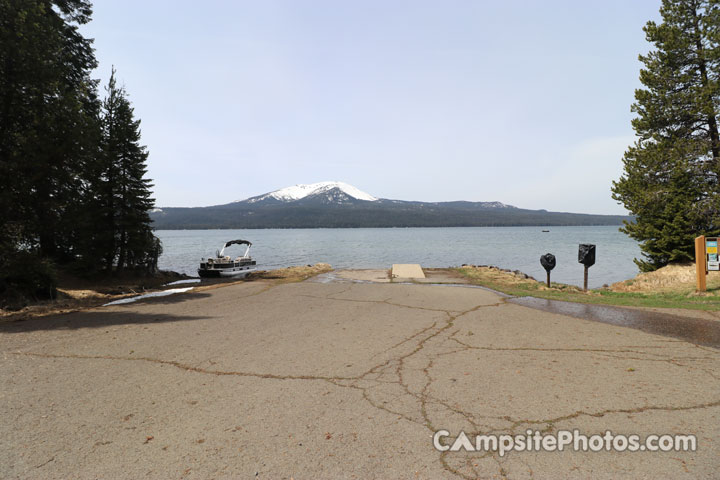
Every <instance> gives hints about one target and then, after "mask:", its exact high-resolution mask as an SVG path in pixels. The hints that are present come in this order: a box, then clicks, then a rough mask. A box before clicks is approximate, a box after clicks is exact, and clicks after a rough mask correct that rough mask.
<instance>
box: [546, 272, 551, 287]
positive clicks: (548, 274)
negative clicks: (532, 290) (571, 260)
mask: <svg viewBox="0 0 720 480" xmlns="http://www.w3.org/2000/svg"><path fill="white" fill-rule="evenodd" d="M547 286H548V288H550V270H548V271H547Z"/></svg>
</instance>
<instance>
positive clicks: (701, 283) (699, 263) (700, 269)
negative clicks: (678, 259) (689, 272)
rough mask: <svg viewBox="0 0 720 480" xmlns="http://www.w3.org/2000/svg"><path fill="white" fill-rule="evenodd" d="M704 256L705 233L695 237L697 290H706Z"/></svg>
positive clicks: (705, 263)
mask: <svg viewBox="0 0 720 480" xmlns="http://www.w3.org/2000/svg"><path fill="white" fill-rule="evenodd" d="M706 260H707V259H706V256H705V235H700V236H699V237H697V238H696V239H695V275H696V277H697V291H698V292H704V291H706V290H707V283H706V282H707V277H706V275H707V261H706Z"/></svg>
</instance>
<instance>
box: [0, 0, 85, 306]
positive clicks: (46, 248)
mask: <svg viewBox="0 0 720 480" xmlns="http://www.w3.org/2000/svg"><path fill="white" fill-rule="evenodd" d="M90 14H91V8H90V3H89V2H87V1H84V0H0V295H2V293H3V292H4V291H8V289H13V288H15V287H13V285H15V286H16V287H17V288H16V289H19V290H22V289H25V290H27V291H31V290H32V289H33V288H32V285H33V284H34V285H35V286H37V287H38V288H37V291H44V292H48V291H50V292H52V290H53V289H52V280H51V278H50V277H51V276H52V270H51V268H50V267H49V264H48V263H47V262H45V261H44V260H43V257H51V258H52V259H54V260H60V261H66V260H69V259H73V258H74V257H75V255H77V254H78V252H77V250H76V249H75V248H74V247H75V246H76V240H77V237H78V232H77V229H76V225H77V221H76V220H77V218H78V215H80V213H81V212H80V208H79V204H78V198H79V197H78V191H79V190H80V189H81V188H82V173H83V168H84V165H85V164H86V162H88V161H91V160H92V159H93V158H94V155H95V151H96V147H97V139H98V136H97V134H98V133H99V129H98V124H97V113H98V106H99V104H98V101H97V97H96V94H95V92H96V88H97V86H96V83H95V82H94V81H92V80H91V79H90V77H89V74H90V71H91V70H92V69H93V68H94V67H95V66H96V61H95V56H94V52H93V49H92V43H91V40H89V39H86V38H84V37H83V36H82V35H81V34H80V33H79V30H78V29H79V26H80V25H82V24H84V23H86V22H88V21H89V19H90ZM32 271H35V272H36V273H37V274H33V273H30V272H32ZM23 275H24V276H23ZM41 284H42V285H41ZM18 285H19V287H18ZM23 285H24V286H23ZM28 286H29V287H28ZM26 287H28V288H26Z"/></svg>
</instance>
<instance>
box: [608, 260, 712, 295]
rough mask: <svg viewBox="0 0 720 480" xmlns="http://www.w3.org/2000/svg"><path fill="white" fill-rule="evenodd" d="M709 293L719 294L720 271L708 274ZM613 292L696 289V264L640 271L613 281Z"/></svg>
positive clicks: (685, 291)
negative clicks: (628, 278) (634, 275)
mask: <svg viewBox="0 0 720 480" xmlns="http://www.w3.org/2000/svg"><path fill="white" fill-rule="evenodd" d="M707 279H708V290H709V292H708V294H711V295H713V294H717V291H718V290H719V289H720V272H710V273H709V274H708V277H707ZM609 289H610V290H612V291H613V292H646V293H650V292H652V293H656V292H677V293H691V292H694V291H695V264H692V263H686V264H676V265H668V266H666V267H663V268H660V269H658V270H655V271H654V272H646V273H640V274H638V275H637V276H636V277H635V278H632V279H630V280H624V281H622V282H617V283H613V284H612V285H610V287H609Z"/></svg>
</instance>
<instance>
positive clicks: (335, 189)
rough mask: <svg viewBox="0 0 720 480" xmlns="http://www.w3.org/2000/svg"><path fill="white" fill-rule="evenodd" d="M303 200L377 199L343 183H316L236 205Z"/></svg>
mask: <svg viewBox="0 0 720 480" xmlns="http://www.w3.org/2000/svg"><path fill="white" fill-rule="evenodd" d="M303 199H308V200H310V199H316V200H318V201H319V202H320V203H347V202H352V201H353V200H362V201H366V202H375V201H377V200H378V199H377V198H375V197H373V196H372V195H370V194H369V193H365V192H363V191H362V190H360V189H359V188H356V187H353V186H352V185H348V184H347V183H343V182H318V183H310V184H307V185H293V186H292V187H286V188H281V189H280V190H275V191H273V192H270V193H266V194H264V195H258V196H256V197H251V198H247V199H245V200H238V201H237V202H236V203H239V202H244V203H250V204H252V203H258V202H262V203H269V202H270V203H276V202H283V203H289V202H297V201H298V200H303Z"/></svg>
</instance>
